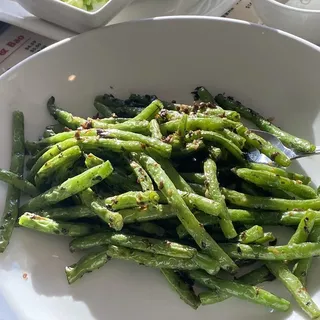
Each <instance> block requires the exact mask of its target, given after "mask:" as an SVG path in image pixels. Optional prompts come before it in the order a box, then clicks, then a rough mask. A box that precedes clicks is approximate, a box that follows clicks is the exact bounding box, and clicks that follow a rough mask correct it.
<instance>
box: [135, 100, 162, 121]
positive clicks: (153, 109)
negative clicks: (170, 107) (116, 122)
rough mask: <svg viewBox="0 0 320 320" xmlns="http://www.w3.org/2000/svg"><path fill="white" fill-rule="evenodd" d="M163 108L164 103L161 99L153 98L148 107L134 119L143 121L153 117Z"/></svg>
mask: <svg viewBox="0 0 320 320" xmlns="http://www.w3.org/2000/svg"><path fill="white" fill-rule="evenodd" d="M162 109H163V104H162V102H161V101H160V100H153V101H152V102H151V103H150V104H149V105H148V106H147V107H146V108H144V109H143V110H142V111H141V112H140V113H139V114H137V115H136V116H135V117H134V118H133V119H132V120H133V121H141V120H148V121H150V120H151V119H153V118H154V117H155V116H156V114H157V113H158V112H159V111H161V110H162Z"/></svg>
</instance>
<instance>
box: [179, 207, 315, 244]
mask: <svg viewBox="0 0 320 320" xmlns="http://www.w3.org/2000/svg"><path fill="white" fill-rule="evenodd" d="M228 212H229V214H230V218H231V220H232V221H233V222H241V223H243V224H256V223H257V224H262V225H277V224H279V223H280V218H281V214H280V213H278V212H272V211H253V210H250V211H248V210H241V209H228ZM196 213H197V212H194V214H196ZM196 216H197V219H198V221H199V222H200V223H201V224H202V225H204V226H208V225H216V224H218V223H219V220H218V219H217V218H216V217H214V216H210V215H207V214H201V213H197V215H196ZM299 221H300V220H299ZM319 221H320V220H319ZM298 223H299V222H298ZM298 223H296V224H298ZM176 230H177V233H178V235H179V237H180V238H184V237H186V236H187V235H188V232H187V230H186V229H185V228H184V226H183V225H179V226H178V227H177V229H176Z"/></svg>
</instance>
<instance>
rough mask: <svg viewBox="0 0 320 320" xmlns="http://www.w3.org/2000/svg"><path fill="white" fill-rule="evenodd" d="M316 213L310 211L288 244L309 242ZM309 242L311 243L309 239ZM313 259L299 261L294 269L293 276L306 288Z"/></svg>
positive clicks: (304, 216)
mask: <svg viewBox="0 0 320 320" xmlns="http://www.w3.org/2000/svg"><path fill="white" fill-rule="evenodd" d="M315 217H316V213H315V212H314V211H311V210H308V211H307V212H306V213H305V214H304V215H303V217H302V219H301V221H300V223H299V225H298V227H297V229H296V232H295V233H294V234H293V236H292V237H291V238H290V240H289V243H288V244H292V243H302V242H305V241H307V239H308V237H309V235H310V233H311V231H312V230H313V226H314V223H315ZM309 241H311V240H310V239H309ZM311 262H312V258H307V259H301V260H299V261H298V262H297V263H296V264H295V266H294V268H293V274H294V275H295V276H296V277H297V278H298V280H299V281H300V282H301V284H302V285H303V286H305V284H306V281H307V273H308V270H309V268H310V266H311Z"/></svg>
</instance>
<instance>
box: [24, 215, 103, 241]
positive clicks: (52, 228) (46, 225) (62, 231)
mask: <svg viewBox="0 0 320 320" xmlns="http://www.w3.org/2000/svg"><path fill="white" fill-rule="evenodd" d="M19 225H20V226H22V227H25V228H29V229H33V230H36V231H39V232H44V233H50V234H55V235H61V236H69V237H81V236H85V235H88V234H91V233H93V232H97V231H99V230H100V229H101V227H100V226H99V225H93V224H87V223H75V222H58V221H54V220H52V219H49V218H45V217H41V216H38V215H36V214H33V213H30V212H25V213H24V214H23V215H22V216H21V217H20V218H19Z"/></svg>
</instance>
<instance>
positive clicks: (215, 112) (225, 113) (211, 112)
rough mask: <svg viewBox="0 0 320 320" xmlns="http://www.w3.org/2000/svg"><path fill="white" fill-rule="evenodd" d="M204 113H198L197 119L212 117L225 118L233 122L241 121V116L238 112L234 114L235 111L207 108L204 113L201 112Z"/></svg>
mask: <svg viewBox="0 0 320 320" xmlns="http://www.w3.org/2000/svg"><path fill="white" fill-rule="evenodd" d="M210 105H211V106H212V104H211V103H210ZM201 112H203V113H199V112H198V113H197V114H196V116H197V117H200V118H201V117H203V116H206V117H211V116H217V117H223V118H227V119H229V120H232V121H236V122H238V121H240V114H239V113H238V112H234V111H230V110H223V109H217V108H215V109H212V108H210V107H209V108H207V109H205V110H204V111H201Z"/></svg>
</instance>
